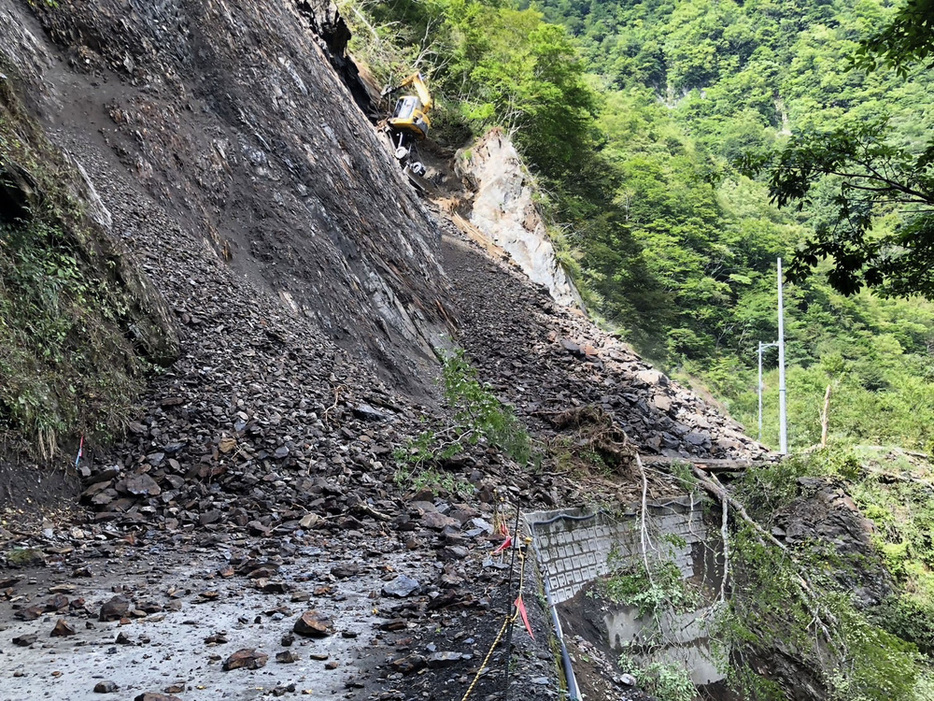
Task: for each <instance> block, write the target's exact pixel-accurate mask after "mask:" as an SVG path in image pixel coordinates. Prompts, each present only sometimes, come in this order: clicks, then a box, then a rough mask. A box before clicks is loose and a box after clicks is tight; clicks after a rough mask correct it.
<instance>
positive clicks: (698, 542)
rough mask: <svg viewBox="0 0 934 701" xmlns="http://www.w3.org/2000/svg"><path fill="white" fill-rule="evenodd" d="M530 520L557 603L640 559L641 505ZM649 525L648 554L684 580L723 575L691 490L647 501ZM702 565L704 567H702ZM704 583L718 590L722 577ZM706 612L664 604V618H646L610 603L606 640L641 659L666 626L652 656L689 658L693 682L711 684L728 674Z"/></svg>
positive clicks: (571, 511)
mask: <svg viewBox="0 0 934 701" xmlns="http://www.w3.org/2000/svg"><path fill="white" fill-rule="evenodd" d="M525 521H526V524H527V525H528V527H529V530H530V532H531V533H532V536H533V539H534V542H535V546H536V550H537V554H538V557H539V566H540V568H541V571H542V575H543V576H544V577H546V578H547V580H548V584H549V587H550V589H551V595H552V599H553V601H554V603H555V604H560V603H564V602H567V601H569V600H570V599H572V598H573V597H574V595H575V594H577V593H578V592H579V591H580V590H581V589H583V588H584V586H586V585H587V584H588V583H590V582H592V581H594V580H595V579H597V578H599V577H600V576H602V575H605V574H607V573H608V572H609V571H610V570H611V569H617V568H621V569H628V568H630V567H634V566H638V565H639V564H641V562H642V552H643V550H642V544H641V517H640V515H639V512H638V510H636V509H630V510H628V511H626V512H623V513H621V514H613V515H610V514H607V513H605V512H597V513H593V512H587V511H584V510H583V509H564V510H560V511H541V512H533V513H527V514H526V515H525ZM646 532H647V536H648V540H649V542H648V544H647V547H646V552H647V553H648V555H649V558H650V560H652V559H654V560H655V561H661V562H666V561H667V562H674V563H675V564H676V565H677V566H678V568H679V569H680V570H681V575H682V576H683V577H684V578H685V579H687V578H691V577H695V575H696V576H699V577H703V578H706V579H711V580H717V579H718V578H719V576H720V575H719V573H717V572H716V569H717V566H716V563H715V560H716V554H715V553H713V552H712V551H711V550H710V549H709V548H710V546H709V544H708V543H707V542H706V540H707V528H706V526H705V524H704V518H703V507H702V503H701V501H700V500H699V499H694V498H693V497H685V498H684V499H680V500H672V501H668V502H655V503H649V504H648V505H647V507H646ZM712 561H713V562H712ZM696 564H700V565H701V566H702V568H703V571H700V572H696V571H695V566H696ZM706 583H707V584H708V585H710V586H711V587H712V588H714V589H716V588H718V587H719V581H708V582H706ZM570 605H575V606H576V605H577V604H573V602H572V604H570ZM707 612H708V611H707V610H706V609H705V608H704V607H701V609H699V610H698V611H693V612H685V613H678V614H674V613H672V612H670V611H665V612H663V613H662V615H661V617H660V620H655V619H653V620H652V621H644V620H642V619H641V618H640V617H639V611H638V609H637V608H636V607H633V606H626V605H618V606H615V607H613V606H611V607H610V609H609V610H608V612H607V614H606V616H605V617H604V620H603V624H604V627H605V631H606V642H607V643H608V644H609V646H610V647H612V648H615V649H617V650H627V651H630V652H631V653H634V654H635V658H636V659H640V658H641V656H640V654H639V653H638V649H639V647H640V646H641V645H643V644H644V643H645V642H646V633H647V632H650V630H651V629H653V628H654V627H657V626H660V633H661V634H662V637H663V638H664V639H665V641H666V643H665V645H664V647H663V648H661V649H659V648H657V643H656V644H655V645H654V646H653V647H655V649H654V650H653V651H652V652H651V653H649V657H650V658H651V659H655V660H660V661H664V662H672V663H677V664H679V665H683V666H684V667H685V668H686V669H688V670H689V671H690V674H691V679H692V681H693V682H694V683H695V684H697V685H704V684H709V683H711V682H714V681H718V680H720V679H722V678H723V674H722V673H721V672H720V671H719V668H718V666H717V665H716V664H715V663H714V661H713V659H714V658H713V655H712V654H711V651H710V644H709V639H708V633H707V623H708V622H707V619H706V618H705V617H704V614H706V613H707ZM647 660H648V658H646V659H645V660H644V661H647Z"/></svg>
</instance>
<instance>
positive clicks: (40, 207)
mask: <svg viewBox="0 0 934 701" xmlns="http://www.w3.org/2000/svg"><path fill="white" fill-rule="evenodd" d="M6 70H7V71H9V68H7V69H6ZM70 177H74V174H73V172H72V168H71V166H70V164H67V163H65V162H64V161H63V159H62V157H61V155H60V154H58V153H57V152H56V151H55V150H54V149H53V148H52V146H51V145H50V144H49V143H48V142H47V141H46V140H45V138H44V137H43V135H42V134H41V132H40V130H39V128H38V127H37V126H36V125H35V124H34V123H33V122H32V121H31V120H30V119H29V118H28V116H27V115H26V114H25V112H24V110H23V108H22V106H21V104H20V103H19V101H18V99H17V97H16V95H15V94H14V92H13V89H12V87H11V84H10V81H9V80H8V79H6V78H0V196H2V202H0V441H3V442H7V441H10V440H11V439H12V438H14V437H16V436H20V437H23V438H25V439H26V441H27V443H28V447H27V451H28V452H31V453H32V454H33V455H34V456H35V457H40V458H45V459H48V458H50V457H52V455H53V454H54V453H55V451H56V447H57V444H58V441H59V439H61V438H68V439H73V438H75V437H76V436H77V435H78V434H86V435H87V436H88V438H89V439H91V440H95V439H101V438H108V437H111V436H113V435H115V434H118V433H119V432H120V431H122V429H123V422H124V421H125V416H126V412H127V411H128V408H129V406H130V404H131V402H132V401H133V399H134V398H135V396H136V395H137V394H138V392H139V391H140V389H141V386H142V384H141V383H142V379H143V373H144V371H145V369H146V367H147V364H146V363H145V362H144V361H142V360H141V359H140V358H139V357H138V355H137V351H136V350H135V349H134V347H133V343H132V342H131V341H130V340H129V339H128V337H127V335H125V333H124V329H125V328H126V324H127V323H128V321H127V320H128V319H129V318H130V317H131V316H132V314H131V310H130V306H131V305H132V304H133V300H132V299H131V298H130V297H128V296H127V295H126V293H125V291H124V290H123V289H121V286H120V285H118V284H116V283H115V281H114V278H115V277H116V276H117V275H118V272H117V265H118V264H117V261H116V260H115V259H114V258H112V257H109V256H108V255H107V254H106V253H105V252H104V251H102V250H101V248H100V246H99V245H98V244H97V243H96V242H95V239H94V234H93V233H92V229H91V226H92V225H91V224H90V223H89V222H88V220H87V219H86V217H85V215H84V214H83V212H82V211H81V207H80V204H79V203H78V201H77V199H76V198H75V197H74V196H73V195H72V194H71V193H70V192H69V191H68V189H67V187H68V185H67V183H68V181H69V178H70ZM124 284H125V283H124Z"/></svg>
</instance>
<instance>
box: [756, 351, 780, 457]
mask: <svg viewBox="0 0 934 701" xmlns="http://www.w3.org/2000/svg"><path fill="white" fill-rule="evenodd" d="M777 345H778V344H777V343H763V342H762V341H759V442H760V443H761V442H762V390H763V389H764V387H763V386H762V351H764V350H765V349H766V348H774V347H775V346H777Z"/></svg>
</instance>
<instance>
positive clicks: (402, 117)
mask: <svg viewBox="0 0 934 701" xmlns="http://www.w3.org/2000/svg"><path fill="white" fill-rule="evenodd" d="M408 87H411V89H413V90H414V91H415V94H414V95H404V96H402V97H400V98H399V99H398V100H397V101H396V106H395V108H393V110H392V116H391V117H389V119H387V120H386V129H387V131H388V132H389V138H390V139H391V140H392V145H393V147H394V149H395V156H396V158H397V159H398V161H399V162H400V163H401V164H402V165H403V166H408V168H409V170H411V171H412V172H413V173H414V174H415V175H419V176H421V175H424V174H425V166H424V164H422V163H421V161H419V160H418V157H417V154H416V150H415V143H416V142H417V141H421V140H422V139H424V138H425V137H426V136H427V135H428V130H429V129H430V128H431V120H430V119H428V112H429V110H431V106H432V105H433V104H434V102H433V100H432V99H431V93H430V92H428V86H427V85H425V79H424V78H422V74H421V73H413V74H412V75H410V76H409V77H408V78H406V79H405V80H403V81H402V82H401V83H399V84H398V85H395V86H388V87H386V89H385V90H383V93H382V95H381V97H386V96H388V95H391V94H392V93H395V92H398V91H399V90H402V89H403V88H408Z"/></svg>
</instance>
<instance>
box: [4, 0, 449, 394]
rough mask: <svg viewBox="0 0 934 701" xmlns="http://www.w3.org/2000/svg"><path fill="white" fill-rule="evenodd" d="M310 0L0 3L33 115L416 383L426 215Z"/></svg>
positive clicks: (431, 311) (424, 345)
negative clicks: (359, 102) (352, 88)
mask: <svg viewBox="0 0 934 701" xmlns="http://www.w3.org/2000/svg"><path fill="white" fill-rule="evenodd" d="M318 4H320V3H308V2H284V3H280V2H253V3H245V4H237V5H236V6H234V5H230V4H228V3H224V2H208V1H207V0H205V1H203V2H181V1H180V0H168V1H166V2H159V3H150V2H141V1H138V0H133V1H132V2H129V3H124V2H117V0H105V1H104V2H85V1H76V2H62V3H58V4H56V5H55V6H50V5H48V4H45V3H37V4H36V5H35V7H31V8H26V6H24V5H19V4H17V3H14V2H12V0H2V2H0V12H2V14H3V15H4V18H5V19H7V20H8V21H7V22H6V23H5V25H4V29H3V34H4V37H5V40H6V43H8V44H9V45H11V51H10V58H11V60H12V61H14V62H15V70H16V71H17V74H18V75H19V76H20V77H21V78H22V79H23V81H24V82H25V83H26V84H27V85H29V88H30V92H32V93H33V94H34V97H35V105H34V107H35V109H37V111H38V112H39V113H40V114H41V116H42V118H43V121H44V122H45V124H46V126H47V128H50V129H52V130H53V131H55V132H58V133H59V138H60V141H61V142H63V143H66V144H68V146H69V149H70V150H72V151H74V152H75V154H76V156H77V157H78V160H79V161H94V160H95V159H102V161H103V160H106V161H109V163H106V164H105V163H103V162H102V163H101V165H100V168H99V169H98V172H99V173H106V172H107V171H108V169H109V168H111V167H113V165H114V164H113V163H112V161H113V160H114V159H118V160H119V162H120V166H122V169H124V170H125V171H127V172H129V173H131V174H132V176H133V177H134V178H135V179H136V180H137V181H138V182H140V183H141V184H142V185H143V187H144V189H145V191H146V192H147V193H148V194H149V195H150V196H152V197H153V198H154V199H155V200H156V201H157V202H159V204H160V206H161V207H162V208H163V209H164V210H165V211H166V212H167V213H168V214H169V216H170V217H171V218H172V219H173V220H174V221H176V222H178V223H179V225H180V226H182V227H183V228H184V229H186V230H188V231H191V232H192V233H193V234H194V235H195V236H199V237H201V238H202V239H203V242H204V245H205V246H206V247H207V248H209V250H212V251H213V252H214V254H215V255H216V257H217V258H218V259H220V260H222V261H224V262H225V263H226V264H227V265H229V266H231V267H232V269H233V270H234V271H235V272H236V273H237V274H239V275H241V276H245V277H247V278H248V279H249V280H250V281H251V282H253V283H254V284H256V285H257V286H258V287H260V288H261V289H264V290H265V291H266V292H267V293H269V294H271V295H273V296H276V297H278V298H279V299H280V300H281V304H282V307H283V310H284V311H285V312H286V313H291V314H293V315H299V316H303V317H307V318H309V319H311V320H313V321H314V322H315V323H316V325H318V326H319V327H321V328H322V329H323V330H324V331H325V332H326V333H327V334H328V335H329V336H330V337H331V338H332V339H333V340H335V341H336V342H337V343H339V344H340V345H341V346H343V347H344V348H347V349H352V352H353V353H355V354H356V355H357V356H358V357H360V358H361V359H364V360H365V361H367V362H369V363H370V364H371V366H372V367H374V368H377V369H379V370H380V371H381V372H383V373H384V375H391V376H392V377H393V380H394V381H398V382H400V383H403V384H408V386H409V387H410V388H411V389H413V390H415V391H418V385H419V383H418V382H417V381H413V378H414V377H416V376H418V375H419V374H420V373H421V371H422V367H423V366H424V364H425V362H426V361H427V360H428V359H429V358H430V357H431V345H432V343H433V337H434V336H435V335H436V334H437V332H438V330H439V329H440V325H439V324H438V323H437V319H436V315H437V309H438V303H437V301H438V297H439V296H440V295H441V294H442V291H443V289H444V286H445V282H444V275H443V273H442V272H441V270H440V268H439V266H438V265H437V263H436V262H435V257H434V248H435V246H436V233H435V231H434V225H433V223H432V221H431V219H430V217H429V216H428V214H427V213H426V211H425V210H424V207H423V206H422V204H421V202H420V201H419V200H418V199H417V197H416V196H415V194H414V193H413V192H412V191H411V189H410V188H408V187H407V186H406V185H405V184H404V181H403V179H402V177H401V175H400V174H399V173H398V172H397V168H396V167H395V164H394V163H393V162H392V159H391V158H390V157H389V155H388V153H387V150H386V148H385V147H384V145H383V144H382V143H381V142H380V141H379V138H378V136H377V134H376V133H375V132H374V130H373V128H372V126H371V125H370V124H369V123H368V122H367V121H366V119H365V118H364V117H363V115H362V113H361V112H360V110H359V109H357V107H356V105H355V104H354V100H353V98H352V96H351V95H350V94H349V93H348V91H347V89H346V87H345V85H344V84H342V82H341V80H340V79H339V78H338V76H337V75H336V74H335V72H334V71H333V70H332V69H331V66H329V65H328V64H329V61H328V58H329V57H328V56H327V55H326V54H325V50H333V51H341V50H342V47H343V42H345V41H346V37H345V36H343V34H342V33H341V32H340V26H338V25H339V24H340V23H336V20H335V18H336V14H335V13H329V12H328V11H327V10H328V8H327V7H323V8H317V5H318ZM315 8H317V9H315ZM30 13H35V15H34V17H33V16H30ZM37 20H38V23H37ZM312 23H317V24H321V23H323V24H324V25H326V26H327V27H330V28H331V29H333V30H334V31H333V32H330V34H329V35H328V36H325V37H323V38H322V37H318V36H317V35H315V34H313V33H312V32H311V31H310V29H309V25H310V24H312ZM40 25H41V29H40ZM318 29H321V27H318ZM43 31H44V32H45V34H46V35H47V36H48V37H49V38H51V39H52V41H53V42H54V43H55V44H57V45H58V46H59V47H60V49H61V51H63V52H64V56H65V57H66V58H67V68H66V67H65V66H64V65H62V63H57V62H56V58H57V56H56V55H55V54H56V53H57V52H56V50H55V49H53V48H52V47H49V46H48V45H47V44H46V43H45V40H44V37H43V36H42V32H43ZM322 42H323V43H324V44H325V48H324V49H322V47H321V46H320V45H319V44H320V43H322ZM332 58H334V56H332ZM337 58H340V59H341V60H346V59H345V58H344V57H342V56H339V57H337ZM88 169H89V171H90V170H93V168H92V167H91V166H89V167H88Z"/></svg>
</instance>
